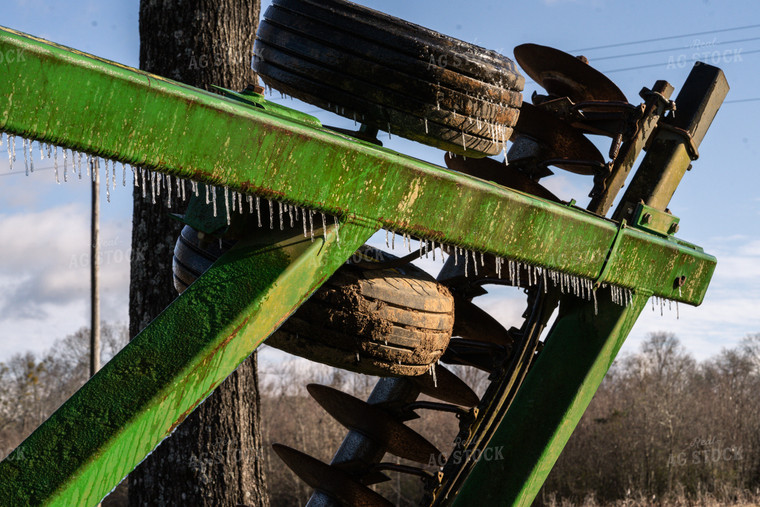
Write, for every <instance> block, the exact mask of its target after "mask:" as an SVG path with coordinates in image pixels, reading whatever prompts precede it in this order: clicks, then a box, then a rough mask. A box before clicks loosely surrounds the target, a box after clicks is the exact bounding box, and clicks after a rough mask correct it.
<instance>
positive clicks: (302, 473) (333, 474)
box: [272, 444, 393, 507]
mask: <svg viewBox="0 0 760 507" xmlns="http://www.w3.org/2000/svg"><path fill="white" fill-rule="evenodd" d="M272 448H273V449H274V452H276V453H277V455H278V456H279V457H280V459H281V460H282V461H284V462H285V464H286V465H287V466H288V468H290V469H291V470H292V471H293V472H295V474H296V475H297V476H298V477H299V478H301V480H303V481H304V482H305V483H306V484H308V485H309V486H311V487H312V488H314V489H319V490H321V491H324V492H325V493H327V494H328V495H330V496H332V497H334V498H335V499H336V500H338V501H340V502H341V503H343V504H344V505H361V506H366V507H392V506H393V504H392V503H391V502H389V501H388V500H386V499H385V498H383V497H382V496H380V495H378V494H377V493H375V492H374V491H372V490H371V489H369V488H368V487H366V486H363V485H361V484H359V483H358V482H356V481H354V480H353V479H352V478H351V477H350V476H348V475H347V474H346V473H345V472H342V471H340V470H338V469H337V468H335V467H333V466H330V465H327V464H325V463H322V462H321V461H319V460H318V459H314V458H312V457H311V456H309V455H308V454H304V453H302V452H301V451H296V450H295V449H292V448H290V447H288V446H286V445H282V444H272Z"/></svg>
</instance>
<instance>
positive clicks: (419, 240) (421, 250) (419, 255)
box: [419, 239, 422, 257]
mask: <svg viewBox="0 0 760 507" xmlns="http://www.w3.org/2000/svg"><path fill="white" fill-rule="evenodd" d="M419 241H420V245H419V246H420V255H419V256H420V257H422V240H421V239H420V240H419Z"/></svg>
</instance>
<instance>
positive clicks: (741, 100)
mask: <svg viewBox="0 0 760 507" xmlns="http://www.w3.org/2000/svg"><path fill="white" fill-rule="evenodd" d="M759 100H760V97H753V98H751V99H736V100H726V101H724V102H723V103H724V104H738V103H740V102H757V101H759Z"/></svg>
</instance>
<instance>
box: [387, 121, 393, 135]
mask: <svg viewBox="0 0 760 507" xmlns="http://www.w3.org/2000/svg"><path fill="white" fill-rule="evenodd" d="M388 139H392V136H391V122H388Z"/></svg>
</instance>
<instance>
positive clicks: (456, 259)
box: [454, 245, 459, 266]
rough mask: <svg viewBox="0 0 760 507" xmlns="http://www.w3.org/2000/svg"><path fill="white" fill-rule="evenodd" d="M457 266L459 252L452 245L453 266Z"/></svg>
mask: <svg viewBox="0 0 760 507" xmlns="http://www.w3.org/2000/svg"><path fill="white" fill-rule="evenodd" d="M458 264H459V251H458V248H457V246H456V245H454V265H455V266H457V265H458Z"/></svg>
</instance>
